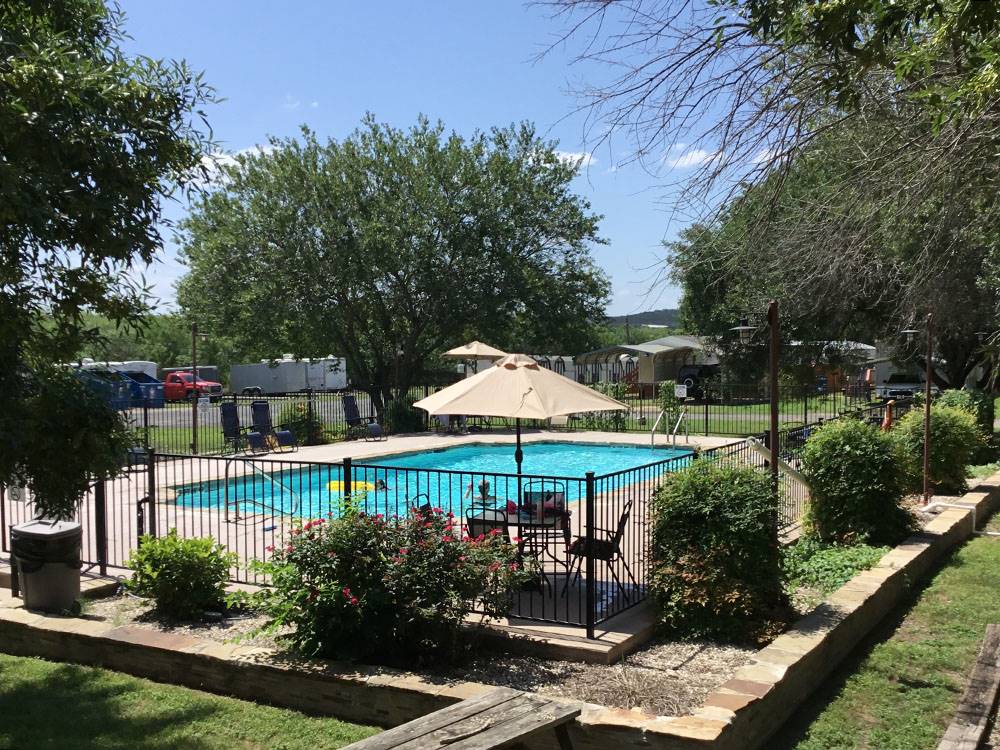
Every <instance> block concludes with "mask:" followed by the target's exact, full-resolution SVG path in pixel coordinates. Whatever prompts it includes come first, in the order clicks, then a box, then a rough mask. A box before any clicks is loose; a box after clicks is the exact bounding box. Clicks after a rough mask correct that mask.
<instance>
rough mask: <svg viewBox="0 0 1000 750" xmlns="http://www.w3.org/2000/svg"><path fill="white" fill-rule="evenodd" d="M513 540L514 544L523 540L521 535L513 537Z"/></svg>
mask: <svg viewBox="0 0 1000 750" xmlns="http://www.w3.org/2000/svg"><path fill="white" fill-rule="evenodd" d="M511 541H512V542H514V544H520V543H521V542H522V541H523V540H522V539H521V537H519V536H516V537H514V538H513V539H511Z"/></svg>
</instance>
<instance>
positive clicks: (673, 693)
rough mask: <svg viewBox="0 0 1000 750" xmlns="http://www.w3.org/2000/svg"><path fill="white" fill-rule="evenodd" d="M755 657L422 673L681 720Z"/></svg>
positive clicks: (477, 664) (108, 603) (651, 658)
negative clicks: (637, 710) (679, 717)
mask: <svg viewBox="0 0 1000 750" xmlns="http://www.w3.org/2000/svg"><path fill="white" fill-rule="evenodd" d="M84 616H85V617H88V618H92V619H101V620H104V621H105V622H109V623H111V624H113V625H116V626H121V625H133V626H136V627H142V628H149V629H150V630H157V631H161V632H171V633H184V634H187V635H192V636H195V637H198V638H207V639H211V640H214V641H219V642H233V641H235V640H240V641H241V642H243V643H246V644H248V645H254V646H261V647H267V648H275V649H282V648H283V646H282V644H281V642H280V635H274V636H261V635H257V636H254V635H251V633H252V632H253V631H254V630H257V629H259V628H260V627H261V626H262V625H263V624H264V618H263V617H262V616H260V615H252V614H248V615H242V616H236V617H227V618H226V619H224V620H222V621H221V622H217V623H210V622H177V621H173V620H167V619H164V618H163V617H161V616H159V615H158V614H157V613H156V612H155V611H154V610H153V607H152V605H151V603H150V601H149V600H148V599H142V598H139V597H135V596H129V595H125V596H117V597H110V598H107V599H98V600H94V601H92V602H89V603H88V604H87V606H86V608H85V610H84ZM755 653H756V650H755V649H753V648H738V647H734V646H720V645H718V644H714V643H709V642H702V641H666V640H657V641H653V642H651V643H649V644H648V645H646V646H645V647H644V648H642V649H640V650H639V651H637V652H635V653H634V654H632V655H630V656H628V657H626V658H625V659H624V660H623V661H622V662H620V663H618V664H613V665H603V664H586V663H583V662H574V661H560V660H550V659H540V658H537V657H528V656H518V655H513V654H508V653H504V652H500V651H492V650H483V651H481V652H480V655H478V656H476V657H475V658H473V659H472V660H470V661H467V662H464V663H462V664H460V665H458V666H455V667H451V668H448V669H441V670H417V671H418V672H422V673H424V674H426V675H427V676H428V677H430V678H433V679H436V680H440V679H441V678H444V679H453V680H468V681H472V682H481V683H484V684H486V685H502V686H507V687H512V688H516V689H518V690H528V691H532V692H537V693H542V694H544V695H551V696H554V697H561V698H569V699H575V700H582V701H587V702H590V703H598V704H601V705H605V706H609V707H612V708H625V709H639V710H641V711H644V712H646V713H650V714H656V715H670V716H682V715H684V714H687V713H690V712H691V711H692V710H693V709H695V708H697V707H698V706H700V705H701V704H702V702H703V701H704V699H705V696H706V695H707V694H708V693H709V692H711V691H712V690H714V689H715V688H717V687H718V686H719V685H721V684H722V683H723V682H725V681H726V680H727V679H729V678H730V677H731V676H732V675H733V674H734V673H735V672H736V670H738V669H739V668H740V667H742V666H744V665H745V664H747V663H748V662H749V661H750V659H751V658H752V657H753V655H754V654H755Z"/></svg>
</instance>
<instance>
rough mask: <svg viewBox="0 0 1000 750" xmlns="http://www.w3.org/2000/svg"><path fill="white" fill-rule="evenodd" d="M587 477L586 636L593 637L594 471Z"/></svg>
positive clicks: (595, 617) (595, 601)
mask: <svg viewBox="0 0 1000 750" xmlns="http://www.w3.org/2000/svg"><path fill="white" fill-rule="evenodd" d="M586 477H587V480H586V481H587V509H586V513H587V528H586V535H587V554H586V557H585V558H584V559H585V560H586V561H587V563H586V564H587V571H586V572H587V580H586V586H587V637H588V638H590V639H593V638H594V623H595V620H597V582H596V581H595V580H594V526H595V525H596V521H595V520H594V514H595V512H596V508H595V507H594V472H592V471H588V472H587V474H586Z"/></svg>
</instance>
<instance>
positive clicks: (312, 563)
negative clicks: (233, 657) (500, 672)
mask: <svg viewBox="0 0 1000 750" xmlns="http://www.w3.org/2000/svg"><path fill="white" fill-rule="evenodd" d="M459 534H460V531H459V525H458V522H457V521H456V520H455V519H454V517H453V516H452V514H450V513H449V514H447V515H446V514H444V513H442V512H441V510H440V509H438V508H435V509H434V510H432V511H431V512H429V513H422V512H420V511H417V510H414V511H413V512H412V513H411V514H410V515H409V516H407V517H404V518H388V519H387V518H384V517H382V516H381V515H375V516H371V515H367V514H365V513H363V512H359V511H356V510H352V509H351V508H350V507H347V508H346V509H345V511H344V513H343V515H342V516H341V517H340V518H328V519H317V520H313V521H308V522H306V523H303V524H302V525H301V526H298V527H296V528H295V529H293V530H292V533H291V536H290V538H289V541H288V542H287V544H285V546H284V547H282V548H279V549H276V550H273V557H272V559H271V560H270V561H269V562H259V563H257V564H256V566H255V567H256V568H257V569H258V570H259V571H260V572H262V573H266V574H267V575H269V576H270V577H271V583H272V585H271V586H270V587H269V588H267V589H265V590H262V591H260V592H258V593H256V594H254V595H252V596H250V597H249V600H250V603H251V604H252V605H254V606H256V607H257V608H259V609H260V610H261V611H263V612H264V613H265V614H267V615H268V617H269V621H268V624H267V626H266V629H270V630H276V629H278V628H284V627H291V629H292V632H291V634H290V636H289V637H290V640H291V643H292V645H293V646H294V647H296V648H297V649H298V650H300V651H301V652H303V653H305V654H307V655H322V656H334V657H346V658H356V659H365V660H373V661H381V662H391V663H401V662H414V661H416V662H421V661H427V660H431V659H442V658H445V659H446V658H450V657H453V656H454V655H455V654H456V653H457V651H458V647H459V646H460V643H461V639H460V635H461V627H462V623H463V620H464V618H465V616H466V615H468V614H469V613H470V612H471V611H472V607H473V605H474V604H477V605H478V609H480V610H482V611H483V612H484V613H485V614H486V615H487V616H490V617H502V616H504V615H505V614H507V612H508V611H509V609H510V605H511V601H512V596H511V594H512V592H513V591H514V590H515V589H516V588H517V587H519V586H520V585H522V584H523V583H525V582H526V581H527V580H529V579H530V578H531V573H530V571H526V570H524V568H523V567H522V565H521V563H520V562H519V559H518V557H519V556H518V551H517V548H516V547H515V546H514V545H513V544H511V543H510V542H508V541H506V540H505V539H504V538H503V537H502V536H500V535H494V536H489V537H480V538H478V539H470V538H468V537H466V538H460V536H459Z"/></svg>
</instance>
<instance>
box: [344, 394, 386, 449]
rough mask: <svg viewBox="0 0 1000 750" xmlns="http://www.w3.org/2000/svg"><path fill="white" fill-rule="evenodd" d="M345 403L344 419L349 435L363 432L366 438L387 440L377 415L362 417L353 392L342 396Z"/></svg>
mask: <svg viewBox="0 0 1000 750" xmlns="http://www.w3.org/2000/svg"><path fill="white" fill-rule="evenodd" d="M340 400H341V401H342V402H343V404H344V421H345V422H347V434H348V436H350V435H351V433H352V432H354V434H355V435H357V433H358V432H361V433H362V434H363V435H365V440H385V433H384V432H383V431H382V425H380V424H379V423H378V422H377V421H376V420H375V417H367V418H362V416H361V412H360V411H359V410H358V400H357V398H355V396H354V395H353V394H350V393H345V394H344V395H342V396H341V397H340Z"/></svg>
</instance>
